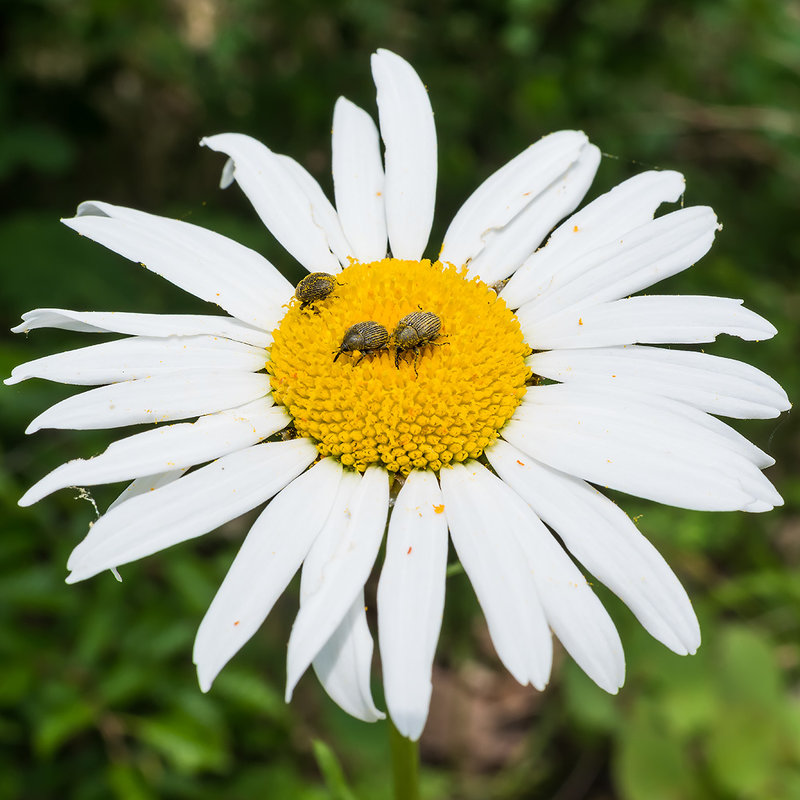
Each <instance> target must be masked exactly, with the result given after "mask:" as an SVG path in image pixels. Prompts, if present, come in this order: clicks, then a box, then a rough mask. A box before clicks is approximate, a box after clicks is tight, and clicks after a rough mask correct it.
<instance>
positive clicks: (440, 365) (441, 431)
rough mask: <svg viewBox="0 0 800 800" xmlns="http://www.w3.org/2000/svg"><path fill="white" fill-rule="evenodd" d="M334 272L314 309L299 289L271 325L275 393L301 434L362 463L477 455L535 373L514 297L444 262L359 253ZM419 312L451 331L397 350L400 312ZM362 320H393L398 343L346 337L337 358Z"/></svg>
mask: <svg viewBox="0 0 800 800" xmlns="http://www.w3.org/2000/svg"><path fill="white" fill-rule="evenodd" d="M336 281H337V283H336V285H335V286H334V287H333V291H332V292H331V294H329V295H328V296H327V297H325V298H323V299H321V300H316V301H314V302H313V304H312V305H310V306H307V307H306V308H302V309H301V308H300V303H299V302H298V301H297V300H296V299H294V300H292V302H291V304H290V307H289V310H288V311H287V312H286V316H285V317H284V318H283V320H282V321H281V323H280V326H279V327H278V328H277V329H276V330H275V331H274V333H273V336H274V340H273V344H272V347H271V349H270V360H269V362H268V363H267V372H268V373H269V374H270V380H271V383H272V394H273V397H274V398H275V402H276V403H280V404H282V405H284V406H285V407H286V409H287V410H288V412H289V413H290V414H291V416H292V418H293V420H294V425H295V428H296V429H297V432H298V434H299V435H301V436H306V437H308V438H310V439H312V440H313V441H314V443H315V444H316V446H317V449H318V450H319V452H320V453H321V454H322V455H323V456H335V457H336V458H338V459H339V460H340V461H341V462H342V464H344V465H346V466H350V467H353V468H355V469H357V470H359V471H363V470H365V469H366V468H367V467H368V466H369V465H370V464H382V465H383V466H384V467H386V469H388V470H391V471H394V472H401V473H404V474H407V473H409V472H410V471H411V470H413V469H432V470H439V469H441V468H442V467H443V466H445V465H447V464H448V463H449V462H451V461H464V460H465V459H467V458H477V457H478V456H479V455H480V454H481V453H482V452H483V450H484V449H485V448H486V447H488V446H489V444H490V443H491V442H492V441H494V439H495V438H496V437H497V433H498V431H499V430H500V428H501V427H502V426H503V425H504V424H505V423H506V421H507V420H508V419H509V417H510V416H511V414H512V413H513V412H514V409H515V408H516V407H517V405H518V403H519V401H520V400H521V399H522V397H523V395H524V394H525V381H526V379H527V378H528V376H529V374H530V370H529V369H528V367H527V366H526V365H525V356H526V355H528V354H529V353H530V348H528V346H527V345H526V344H525V341H524V340H523V338H522V332H521V331H520V327H519V323H518V322H517V318H516V317H515V316H514V314H512V313H511V311H510V310H509V309H508V308H507V307H506V304H505V302H504V301H503V300H501V299H500V298H498V297H497V295H496V294H495V292H494V291H492V290H491V289H490V288H489V287H488V286H487V285H486V284H485V283H483V282H482V281H480V280H478V279H473V280H468V279H467V278H466V277H465V270H464V269H463V268H462V269H457V268H456V267H454V266H452V265H450V264H442V263H440V262H438V261H437V262H436V263H434V264H431V262H430V261H400V260H399V259H395V258H387V259H384V260H383V261H376V262H373V263H371V264H362V263H359V262H353V263H351V264H350V266H349V267H347V268H346V269H344V270H343V271H342V272H341V273H340V274H339V275H337V276H336ZM420 311H425V312H433V314H435V315H436V316H437V317H438V318H439V320H440V322H441V332H440V333H439V335H438V336H436V337H434V338H432V339H430V340H429V341H428V337H427V336H424V335H423V336H422V337H421V339H422V342H421V345H420V347H419V348H418V349H415V348H409V349H403V348H402V347H401V349H400V351H399V352H398V350H397V348H396V347H395V337H394V335H393V334H394V332H395V330H396V329H397V326H398V323H399V322H400V320H401V319H403V318H404V317H406V316H407V315H409V314H413V313H414V312H420ZM427 319H430V318H427ZM361 322H375V323H378V325H381V326H383V327H384V328H385V329H386V331H387V332H388V334H389V341H388V344H387V345H385V346H383V347H381V348H379V349H375V350H367V351H365V352H362V351H359V350H350V349H349V347H346V348H345V350H344V352H341V353H340V354H339V356H338V358H337V359H336V361H334V356H335V355H336V354H337V353H339V350H340V348H341V346H342V342H343V339H344V337H345V334H346V333H347V331H348V330H349V329H350V328H351V327H352V326H353V325H356V324H357V323H361ZM368 330H369V331H371V332H374V329H371V328H370V329H368ZM415 330H416V329H415ZM422 330H423V326H420V331H421V332H422ZM413 338H414V336H413V333H412V340H413ZM380 339H381V337H380V336H377V337H375V338H374V339H373V338H372V337H371V336H368V337H367V339H366V341H376V342H377V341H380ZM358 341H359V342H360V341H362V340H360V339H359V340H358ZM405 341H406V340H404V342H405ZM396 362H397V364H398V365H397V366H395V364H396Z"/></svg>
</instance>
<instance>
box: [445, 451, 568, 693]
mask: <svg viewBox="0 0 800 800" xmlns="http://www.w3.org/2000/svg"><path fill="white" fill-rule="evenodd" d="M492 477H493V476H492V475H491V473H490V472H489V471H488V470H487V469H486V468H485V467H482V466H481V465H480V464H478V463H477V462H476V461H470V462H468V463H467V464H466V465H462V464H455V465H453V466H452V467H449V468H448V469H443V470H442V471H441V473H440V476H439V479H440V481H441V484H442V494H443V495H444V504H445V513H446V515H447V524H448V526H449V527H450V536H451V537H452V539H453V545H454V546H455V549H456V552H457V553H458V558H459V560H460V561H461V564H462V565H463V567H464V570H465V571H466V573H467V576H468V577H469V579H470V581H471V582H472V586H473V588H474V589H475V594H476V595H477V597H478V602H479V603H480V605H481V608H482V609H483V613H484V616H485V617H486V622H487V624H488V626H489V635H490V636H491V638H492V643H493V644H494V646H495V649H496V650H497V655H498V656H499V657H500V660H501V661H502V662H503V664H504V665H505V667H506V669H507V670H508V671H509V672H510V673H511V674H512V675H513V676H514V677H515V678H516V679H517V680H518V681H519V682H520V683H521V684H523V685H524V684H527V683H532V684H533V685H534V686H535V687H536V688H537V689H540V690H541V689H543V688H544V687H545V685H546V684H547V681H548V679H549V677H550V668H551V663H552V656H553V642H552V639H551V637H550V630H549V628H548V627H547V622H546V620H545V616H544V611H543V610H542V606H541V602H540V600H539V598H538V595H537V592H536V585H535V583H534V581H533V577H532V576H531V573H530V569H529V568H528V565H527V563H526V561H525V555H524V553H523V552H522V549H521V547H520V546H519V543H518V542H517V540H516V538H515V536H514V534H513V533H512V532H511V530H510V527H511V526H512V525H514V524H517V521H516V520H515V514H516V513H518V511H519V509H518V508H514V507H512V506H508V505H505V504H504V500H505V499H507V498H506V496H505V493H503V492H502V490H501V489H499V488H498V486H499V485H500V484H499V482H495V481H493V480H492Z"/></svg>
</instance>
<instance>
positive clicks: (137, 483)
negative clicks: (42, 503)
mask: <svg viewBox="0 0 800 800" xmlns="http://www.w3.org/2000/svg"><path fill="white" fill-rule="evenodd" d="M187 469H188V467H183V468H181V469H171V470H169V471H167V472H160V473H158V474H157V475H143V476H142V477H141V478H136V480H134V481H132V482H131V483H129V484H128V485H127V486H126V487H125V488H124V489H123V490H122V492H120V494H119V496H118V497H117V499H116V500H114V501H113V502H112V503H111V504H110V505H109V506H108V508H107V509H106V514H108V512H109V511H111V509H112V508H116V507H117V506H118V505H120V504H122V503H124V502H125V501H126V500H130V499H131V498H133V497H138V496H139V495H140V494H146V493H147V492H153V491H155V490H156V489H160V488H161V487H162V486H166V485H167V484H168V483H172V482H173V481H176V480H178V478H180V477H181V475H183V474H184V473H185V472H186V470H187ZM20 505H23V503H22V502H21V501H20Z"/></svg>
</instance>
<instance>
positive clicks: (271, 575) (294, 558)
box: [193, 458, 342, 692]
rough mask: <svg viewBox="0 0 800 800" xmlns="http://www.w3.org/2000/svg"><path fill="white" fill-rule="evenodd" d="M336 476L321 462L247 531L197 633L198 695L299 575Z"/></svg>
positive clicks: (328, 462)
mask: <svg viewBox="0 0 800 800" xmlns="http://www.w3.org/2000/svg"><path fill="white" fill-rule="evenodd" d="M341 476H342V467H341V465H340V464H339V462H338V461H336V460H334V459H332V458H326V459H323V460H322V461H320V462H319V463H318V464H315V465H314V466H313V467H312V468H311V469H310V470H308V471H307V472H305V473H303V474H302V475H301V476H300V477H299V478H295V480H293V481H292V482H291V483H290V484H289V485H288V486H286V487H285V488H284V489H282V490H281V491H280V492H279V493H278V494H277V495H276V496H275V497H274V498H273V499H272V501H271V502H270V503H269V504H268V505H267V507H266V508H265V509H264V511H262V512H261V515H260V516H259V518H258V519H257V520H256V522H255V524H254V525H253V527H252V528H251V529H250V533H248V534H247V538H246V539H245V540H244V542H243V544H242V547H241V549H240V550H239V552H238V554H237V555H236V558H235V559H234V561H233V564H231V567H230V569H229V570H228V574H227V575H226V576H225V580H224V581H223V582H222V585H221V586H220V587H219V590H218V591H217V594H216V596H215V597H214V600H213V601H212V603H211V606H210V607H209V609H208V611H207V612H206V615H205V617H203V621H202V622H201V623H200V628H199V630H198V631H197V638H196V639H195V642H194V654H193V658H194V663H195V664H197V678H198V680H199V682H200V688H201V689H202V690H203V691H204V692H207V691H208V690H209V689H210V688H211V684H212V683H213V682H214V679H215V678H216V677H217V675H218V674H219V672H220V670H222V668H223V667H224V666H225V665H226V664H227V663H228V661H230V659H231V658H233V656H234V655H235V654H236V653H237V652H238V651H239V650H240V649H241V647H242V646H243V645H244V644H245V643H246V642H248V641H249V640H250V638H251V637H252V636H253V634H254V633H255V632H256V631H257V630H258V629H259V628H260V627H261V623H262V622H263V621H264V620H265V619H266V617H267V615H268V614H269V612H270V611H271V610H272V607H273V606H274V605H275V602H276V601H277V599H278V598H279V597H280V596H281V594H283V591H284V590H285V589H286V587H287V586H288V585H289V581H291V579H292V577H293V576H294V574H295V572H297V570H298V569H300V564H301V563H302V561H303V559H304V558H305V557H306V554H307V553H308V551H309V549H310V548H311V545H312V544H313V543H314V539H316V537H317V535H318V534H319V532H320V531H321V530H322V526H323V525H324V524H325V520H326V519H327V518H328V514H329V513H330V511H331V508H332V506H333V501H334V499H335V498H336V491H337V489H338V487H339V481H340V479H341ZM309 498H313V502H308V500H309Z"/></svg>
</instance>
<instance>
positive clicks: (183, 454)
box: [19, 400, 290, 506]
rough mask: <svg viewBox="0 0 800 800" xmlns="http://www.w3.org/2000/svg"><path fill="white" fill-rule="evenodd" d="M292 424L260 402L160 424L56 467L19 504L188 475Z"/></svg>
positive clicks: (283, 413) (278, 408) (256, 401)
mask: <svg viewBox="0 0 800 800" xmlns="http://www.w3.org/2000/svg"><path fill="white" fill-rule="evenodd" d="M289 422H290V418H289V415H288V414H287V413H286V412H285V411H284V410H283V408H280V407H277V406H272V407H270V406H269V405H268V404H267V403H265V402H264V401H263V400H255V401H254V402H252V403H250V404H248V405H246V406H240V407H239V408H233V409H230V410H228V411H220V412H218V413H216V414H210V415H208V416H205V417H200V419H198V420H197V422H183V423H180V424H177V425H159V426H158V427H156V428H153V429H151V430H148V431H144V432H143V433H137V434H134V435H133V436H129V437H127V438H125V439H120V440H119V441H117V442H114V443H113V444H111V445H109V447H108V448H107V449H106V451H105V452H104V453H102V454H101V455H99V456H95V457H94V458H90V459H86V460H84V459H82V458H79V459H75V460H74V461H68V462H67V463H66V464H62V465H61V466H60V467H56V469H54V470H53V471H52V472H51V473H49V474H48V475H45V477H44V478H42V479H41V480H40V481H39V482H38V483H36V484H34V485H33V486H32V487H31V488H30V489H28V491H27V492H25V494H24V495H23V496H22V498H21V499H20V501H19V504H20V505H21V506H29V505H32V504H33V503H36V502H38V501H39V500H41V499H42V498H43V497H45V496H46V495H48V494H50V493H51V492H54V491H56V490H57V489H63V488H65V487H67V486H93V485H95V484H98V483H115V482H116V481H124V480H130V479H131V478H137V477H140V476H148V475H153V474H155V473H157V472H161V471H169V470H172V469H179V468H182V469H184V470H186V469H188V468H189V467H192V466H194V465H195V464H202V463H203V462H204V461H210V460H211V459H214V458H219V457H220V456H222V455H225V454H226V453H233V452H235V451H236V450H243V449H244V448H246V447H250V446H251V445H254V444H256V443H258V442H260V441H261V440H262V439H266V438H267V437H268V436H271V435H272V434H273V433H275V432H276V431H279V430H280V429H281V428H284V427H286V425H288V424H289Z"/></svg>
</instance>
